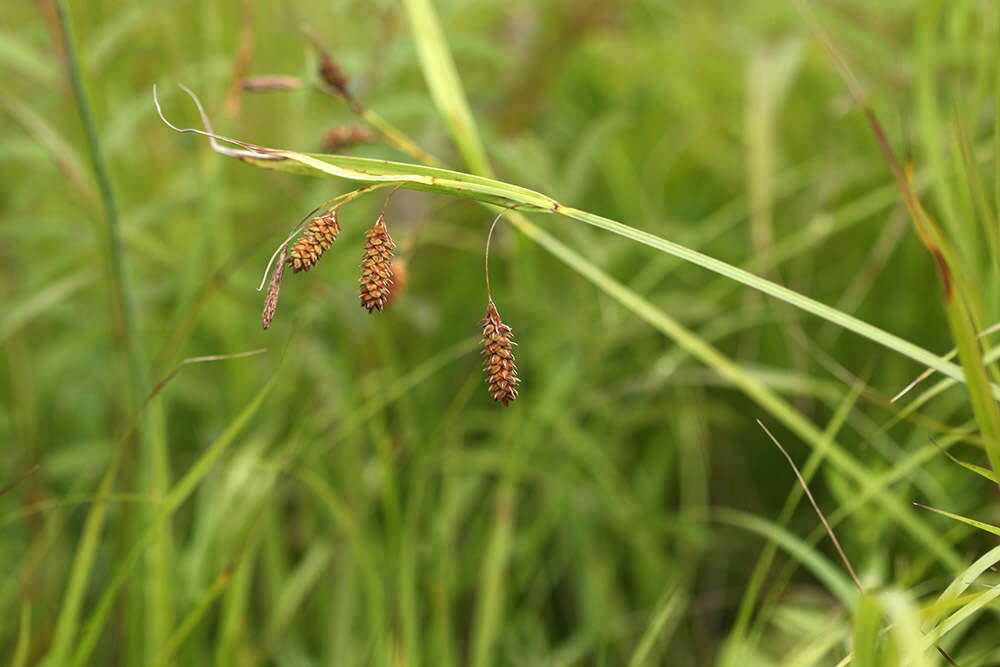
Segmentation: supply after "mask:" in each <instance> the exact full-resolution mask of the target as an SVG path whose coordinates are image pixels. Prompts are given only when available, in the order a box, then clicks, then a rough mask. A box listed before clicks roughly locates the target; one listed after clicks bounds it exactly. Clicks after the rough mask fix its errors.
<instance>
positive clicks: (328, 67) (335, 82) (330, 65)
mask: <svg viewBox="0 0 1000 667" xmlns="http://www.w3.org/2000/svg"><path fill="white" fill-rule="evenodd" d="M319 75H320V76H321V77H323V80H324V81H326V82H327V83H328V84H330V86H331V87H332V88H333V89H334V90H336V91H337V92H339V93H340V94H341V95H344V96H345V97H346V96H347V84H348V80H347V75H346V74H344V70H342V69H340V65H339V64H338V63H337V61H336V60H334V59H333V58H331V57H330V56H329V54H327V53H326V52H325V51H322V52H320V56H319Z"/></svg>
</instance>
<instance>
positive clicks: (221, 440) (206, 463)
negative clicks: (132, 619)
mask: <svg viewBox="0 0 1000 667" xmlns="http://www.w3.org/2000/svg"><path fill="white" fill-rule="evenodd" d="M278 377H279V375H278V373H277V372H276V373H275V375H274V376H272V377H271V379H270V380H269V381H268V382H267V384H265V385H264V386H263V387H262V388H261V390H260V391H259V392H258V393H257V395H256V396H255V397H254V398H253V400H251V401H250V403H249V404H247V406H246V407H245V408H243V410H242V411H241V412H240V413H239V414H238V415H237V416H236V418H235V419H234V420H233V421H232V422H230V424H229V425H228V426H227V427H226V429H225V431H223V432H222V434H221V435H220V436H219V437H218V438H217V439H216V440H215V442H213V443H212V444H211V445H210V446H209V447H208V449H206V450H205V452H204V453H203V454H202V455H201V456H200V457H199V458H198V460H197V461H195V463H194V465H192V466H191V467H190V468H189V469H188V471H187V473H185V475H184V476H183V477H182V478H181V479H180V480H179V481H178V482H177V484H175V485H174V487H173V488H172V489H171V490H170V492H169V493H168V494H167V495H166V497H165V498H164V499H163V502H162V503H161V504H160V506H159V508H158V510H157V512H156V515H155V517H154V518H153V520H152V521H151V522H150V526H149V527H148V528H147V529H146V530H145V531H144V532H143V533H142V535H141V536H140V537H139V539H138V540H137V541H136V543H135V544H133V545H132V547H131V548H130V549H129V551H128V553H127V554H126V556H125V557H124V558H123V559H122V561H121V562H119V563H117V567H116V571H115V576H114V578H113V579H112V580H111V583H110V584H108V587H107V588H106V589H105V590H104V593H103V594H102V595H101V598H100V600H99V602H98V603H97V604H96V605H95V607H94V611H93V613H91V615H90V618H89V620H88V621H87V625H86V626H85V627H84V629H83V634H82V635H81V640H80V642H79V644H78V645H77V647H76V650H75V652H74V654H73V660H72V662H71V663H70V664H72V665H84V664H87V662H88V660H89V659H90V654H91V652H92V651H93V650H94V647H95V646H96V644H97V640H98V639H99V637H100V633H101V631H102V630H103V628H104V624H105V623H106V622H107V620H108V617H109V616H110V614H111V610H112V608H113V606H114V601H115V599H116V598H117V594H118V591H119V590H120V589H121V587H122V585H124V583H125V581H126V580H127V579H128V576H129V574H131V572H132V568H133V567H135V564H136V563H137V562H138V560H139V558H140V556H141V555H142V553H143V551H144V550H145V548H146V546H147V545H148V544H149V543H150V542H151V541H152V540H153V538H155V537H156V534H157V530H158V529H159V528H160V526H161V525H162V523H163V522H164V521H165V520H166V519H167V518H169V517H170V516H171V515H173V513H174V512H176V511H177V509H178V508H179V507H180V506H181V505H182V504H183V503H184V501H185V500H187V498H188V496H190V495H191V493H192V492H193V491H194V490H195V488H197V486H198V484H199V483H201V481H202V479H204V477H205V475H207V474H208V472H209V471H210V470H211V469H212V466H214V465H215V463H216V462H217V461H218V460H219V458H221V457H222V455H223V454H224V453H225V452H226V450H227V449H228V448H229V446H230V445H232V444H233V442H234V441H235V440H236V437H237V436H238V435H239V434H240V432H241V431H242V430H243V428H244V427H245V426H246V425H247V423H249V421H250V419H251V418H253V416H254V415H255V414H256V413H257V411H258V410H259V409H260V407H261V405H263V403H264V399H265V398H266V397H267V395H268V393H270V391H271V389H273V388H274V385H275V383H276V382H277V379H278ZM52 664H53V665H55V664H59V663H58V662H53V663H52ZM63 664H65V663H63Z"/></svg>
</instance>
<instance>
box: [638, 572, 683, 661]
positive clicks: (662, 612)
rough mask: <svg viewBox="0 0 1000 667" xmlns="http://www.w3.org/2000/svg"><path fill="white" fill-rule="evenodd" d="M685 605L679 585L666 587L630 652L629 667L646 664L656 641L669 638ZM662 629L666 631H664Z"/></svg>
mask: <svg viewBox="0 0 1000 667" xmlns="http://www.w3.org/2000/svg"><path fill="white" fill-rule="evenodd" d="M686 606H687V595H686V594H685V592H684V590H683V589H682V588H681V587H680V586H678V585H676V584H674V585H673V586H671V587H670V588H668V589H667V592H666V594H664V595H663V597H662V599H661V600H660V603H659V605H657V609H656V613H655V614H654V615H653V617H652V619H651V620H650V622H649V626H648V627H647V628H646V631H645V632H644V633H643V634H642V638H641V639H640V640H639V643H638V644H637V645H636V647H635V651H633V652H632V657H631V659H629V661H628V664H629V667H641V666H642V665H645V664H648V662H647V661H648V659H649V655H650V653H651V652H652V650H653V647H654V646H655V645H656V642H657V641H664V640H666V639H667V638H669V636H670V634H672V630H673V628H674V627H676V623H677V620H678V614H680V613H681V612H682V610H683V609H684V608H685V607H686ZM664 629H667V630H668V631H667V632H664Z"/></svg>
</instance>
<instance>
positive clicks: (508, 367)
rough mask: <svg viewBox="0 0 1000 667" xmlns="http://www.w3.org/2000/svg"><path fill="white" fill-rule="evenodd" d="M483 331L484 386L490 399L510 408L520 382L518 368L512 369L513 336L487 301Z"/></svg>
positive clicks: (494, 308)
mask: <svg viewBox="0 0 1000 667" xmlns="http://www.w3.org/2000/svg"><path fill="white" fill-rule="evenodd" d="M480 324H481V325H482V327H483V343H482V345H483V356H484V357H485V360H484V362H483V370H485V371H486V383H487V384H488V385H489V387H490V396H492V397H493V400H494V401H498V402H500V403H503V404H504V406H507V405H510V403H511V401H513V400H514V399H516V398H517V385H519V384H520V383H521V380H520V379H519V378H518V377H517V366H515V365H514V346H515V345H517V343H515V342H514V333H513V331H512V330H511V328H510V327H509V326H507V325H506V324H504V323H503V322H501V321H500V313H498V312H497V307H496V306H495V305H493V299H490V302H489V304H487V305H486V317H484V318H483V321H482V322H480Z"/></svg>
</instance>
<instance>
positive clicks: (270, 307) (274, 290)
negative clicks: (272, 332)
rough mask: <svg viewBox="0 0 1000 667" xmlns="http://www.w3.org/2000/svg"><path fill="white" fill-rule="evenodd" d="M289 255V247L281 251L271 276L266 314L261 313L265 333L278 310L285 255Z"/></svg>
mask: <svg viewBox="0 0 1000 667" xmlns="http://www.w3.org/2000/svg"><path fill="white" fill-rule="evenodd" d="M287 253H288V248H287V247H286V248H285V249H284V250H282V251H281V257H279V258H278V265H277V266H276V267H274V273H272V274H271V282H270V283H269V284H268V286H267V298H266V299H265V300H264V312H263V313H261V320H262V321H263V323H264V330H265V331H266V330H267V329H268V328H269V327H270V326H271V321H272V320H273V319H274V311H276V310H277V309H278V293H279V292H280V291H281V277H282V276H283V275H284V273H285V255H286V254H287Z"/></svg>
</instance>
